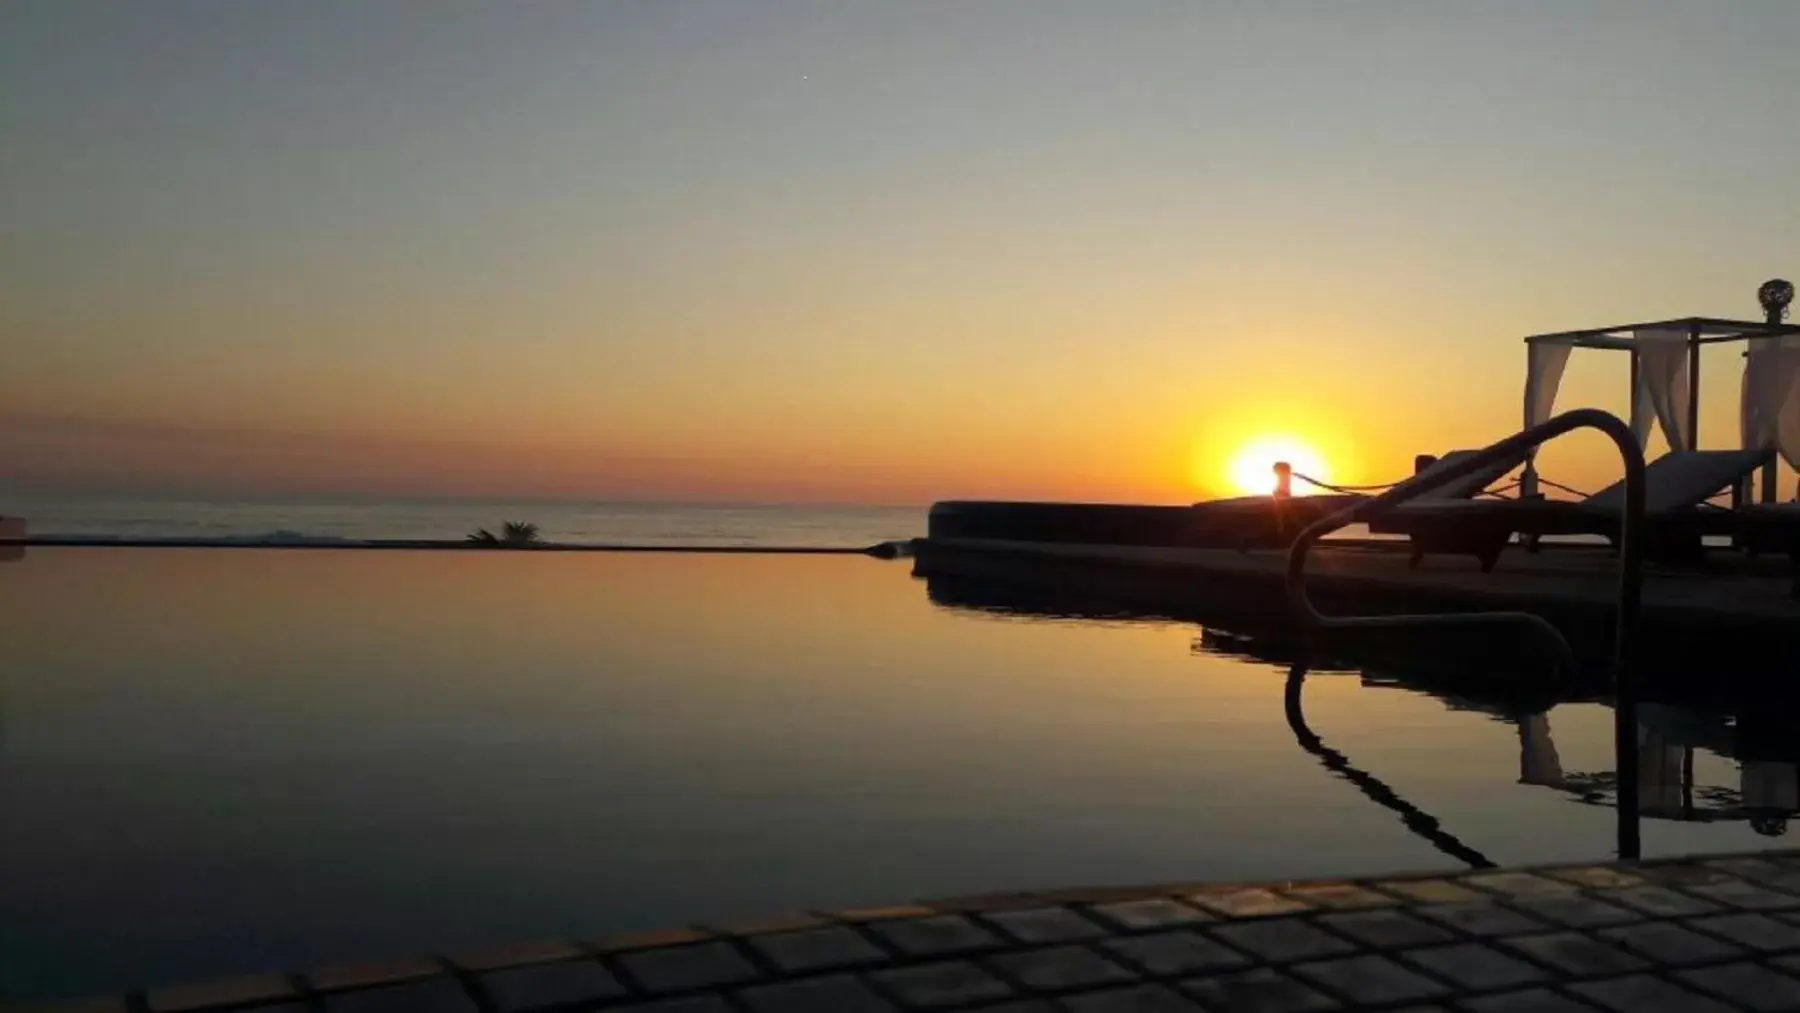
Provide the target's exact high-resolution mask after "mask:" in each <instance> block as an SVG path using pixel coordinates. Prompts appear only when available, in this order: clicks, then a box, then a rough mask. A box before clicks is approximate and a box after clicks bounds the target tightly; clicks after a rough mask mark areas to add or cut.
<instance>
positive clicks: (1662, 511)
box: [1369, 450, 1769, 573]
mask: <svg viewBox="0 0 1800 1013" xmlns="http://www.w3.org/2000/svg"><path fill="white" fill-rule="evenodd" d="M1768 457H1769V452H1768V451H1765V450H1689V451H1682V452H1679V453H1670V454H1664V455H1663V456H1661V457H1659V458H1657V459H1656V460H1654V461H1651V462H1650V464H1649V466H1648V467H1647V468H1645V471H1644V486H1645V487H1644V517H1645V521H1646V524H1645V527H1646V528H1647V530H1646V531H1645V532H1644V535H1645V547H1646V550H1647V552H1648V554H1649V555H1650V556H1651V557H1652V558H1656V559H1665V560H1692V559H1694V558H1696V557H1698V556H1699V555H1700V553H1701V552H1702V551H1703V550H1702V543H1701V539H1702V538H1703V537H1704V536H1706V535H1727V534H1731V533H1733V531H1734V529H1735V524H1734V521H1733V512H1732V511H1729V510H1722V509H1719V508H1717V507H1712V506H1709V505H1708V504H1707V502H1706V501H1707V500H1708V499H1710V498H1712V497H1713V496H1715V495H1717V494H1718V493H1719V492H1721V491H1723V490H1725V489H1728V488H1730V487H1732V486H1733V485H1735V484H1736V483H1737V482H1738V481H1739V480H1741V479H1743V478H1744V477H1745V476H1746V475H1749V474H1750V473H1751V472H1753V471H1755V470H1756V469H1757V468H1759V467H1761V466H1762V463H1763V462H1764V461H1766V460H1768ZM1624 508H1625V481H1624V479H1620V480H1619V481H1617V482H1615V483H1613V484H1612V485H1609V486H1607V487H1606V488H1604V489H1602V490H1600V491H1599V492H1597V493H1595V494H1593V495H1592V496H1589V497H1588V498H1586V499H1584V500H1581V501H1579V502H1573V503H1571V502H1566V501H1558V500H1545V499H1529V500H1498V501H1496V500H1456V499H1448V500H1447V499H1430V498H1427V497H1421V498H1420V499H1417V500H1414V501H1412V502H1410V503H1406V504H1403V505H1401V506H1398V507H1395V508H1394V509H1393V510H1392V511H1391V512H1389V513H1388V514H1387V515H1385V516H1383V517H1378V518H1376V519H1375V520H1374V521H1372V522H1370V524H1369V529H1370V530H1371V531H1375V532H1377V533H1382V534H1403V535H1407V536H1408V537H1410V538H1411V539H1412V546H1413V553H1412V559H1411V562H1410V565H1412V566H1418V565H1419V562H1420V561H1421V560H1422V559H1423V558H1424V557H1425V555H1426V554H1427V553H1434V552H1435V553H1449V554H1462V555H1472V556H1474V557H1475V558H1476V559H1478V560H1479V561H1480V562H1481V570H1482V572H1483V573H1486V572H1488V571H1489V570H1492V569H1493V568H1494V564H1495V563H1496V562H1497V561H1498V560H1499V558H1500V553H1501V552H1503V551H1504V550H1505V549H1506V546H1507V545H1508V544H1509V543H1510V542H1511V541H1512V537H1513V535H1515V534H1520V535H1529V536H1539V535H1600V536H1603V537H1605V538H1606V539H1607V540H1608V541H1612V542H1614V543H1616V542H1617V541H1618V538H1619V524H1620V522H1621V521H1622V520H1623V518H1624Z"/></svg>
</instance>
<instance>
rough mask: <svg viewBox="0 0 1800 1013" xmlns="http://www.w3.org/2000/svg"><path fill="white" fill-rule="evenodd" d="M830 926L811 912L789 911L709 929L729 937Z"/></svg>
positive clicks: (722, 924) (712, 926) (730, 922)
mask: <svg viewBox="0 0 1800 1013" xmlns="http://www.w3.org/2000/svg"><path fill="white" fill-rule="evenodd" d="M829 924H831V923H830V922H829V921H827V920H826V919H824V918H821V917H819V916H818V915H816V914H812V913H811V912H807V911H789V912H787V913H785V914H778V915H770V916H768V917H766V918H743V919H738V920H734V921H729V922H720V923H718V924H717V925H709V926H707V928H709V929H711V930H712V931H714V932H717V933H719V934H721V935H727V936H761V935H767V934H768V933H770V932H798V931H800V930H801V929H816V928H818V927H820V926H822V925H829Z"/></svg>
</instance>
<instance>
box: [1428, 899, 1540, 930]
mask: <svg viewBox="0 0 1800 1013" xmlns="http://www.w3.org/2000/svg"><path fill="white" fill-rule="evenodd" d="M1413 914H1416V915H1418V916H1420V917H1421V918H1428V919H1430V920H1432V921H1434V922H1437V923H1439V924H1440V925H1448V926H1450V927H1451V928H1453V929H1455V930H1457V931H1458V932H1466V933H1468V934H1469V935H1471V936H1483V937H1492V936H1510V935H1519V934H1521V933H1525V932H1543V931H1545V930H1547V929H1552V928H1555V926H1554V925H1551V924H1550V923H1548V922H1542V921H1539V920H1537V919H1536V918H1530V917H1527V916H1525V915H1522V914H1520V913H1519V912H1517V911H1513V910H1511V909H1509V908H1503V907H1501V906H1500V905H1498V904H1427V905H1425V906H1423V907H1416V908H1413Z"/></svg>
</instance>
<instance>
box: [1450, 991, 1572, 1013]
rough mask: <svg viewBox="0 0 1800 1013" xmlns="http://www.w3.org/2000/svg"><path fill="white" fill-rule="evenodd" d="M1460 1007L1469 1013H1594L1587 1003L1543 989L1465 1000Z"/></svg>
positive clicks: (1502, 993)
mask: <svg viewBox="0 0 1800 1013" xmlns="http://www.w3.org/2000/svg"><path fill="white" fill-rule="evenodd" d="M1460 1005H1461V1007H1462V1008H1463V1009H1465V1010H1467V1011H1468V1013H1594V1007H1593V1006H1590V1005H1588V1004H1587V1003H1585V1002H1577V1001H1576V1000H1574V999H1571V998H1569V997H1568V996H1564V995H1558V994H1556V993H1555V992H1552V991H1550V990H1548V989H1543V988H1528V989H1524V990H1523V991H1519V992H1501V993H1500V994H1498V995H1484V996H1482V997H1481V998H1479V999H1464V1000H1463V1001H1462V1002H1461V1004H1460Z"/></svg>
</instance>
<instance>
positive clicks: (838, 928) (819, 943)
mask: <svg viewBox="0 0 1800 1013" xmlns="http://www.w3.org/2000/svg"><path fill="white" fill-rule="evenodd" d="M745 942H746V943H747V944H748V945H749V946H750V947H751V948H752V949H754V950H756V951H757V952H758V953H761V954H762V955H763V956H764V957H766V958H768V960H769V962H770V963H772V964H774V965H775V966H776V967H779V968H781V969H782V970H783V971H787V972H790V973H796V972H804V971H824V970H833V969H836V968H840V967H854V966H856V965H858V964H879V963H881V962H882V961H884V960H886V959H887V954H885V953H883V952H882V951H880V950H878V949H876V948H875V944H874V943H871V942H869V941H868V940H867V939H864V938H863V937H862V936H860V935H858V934H857V933H856V930H854V929H852V928H849V927H848V926H844V925H830V926H827V927H825V928H822V929H806V930H804V931H801V932H777V933H775V934H773V935H767V936H751V937H750V938H748V939H746V940H745Z"/></svg>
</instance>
